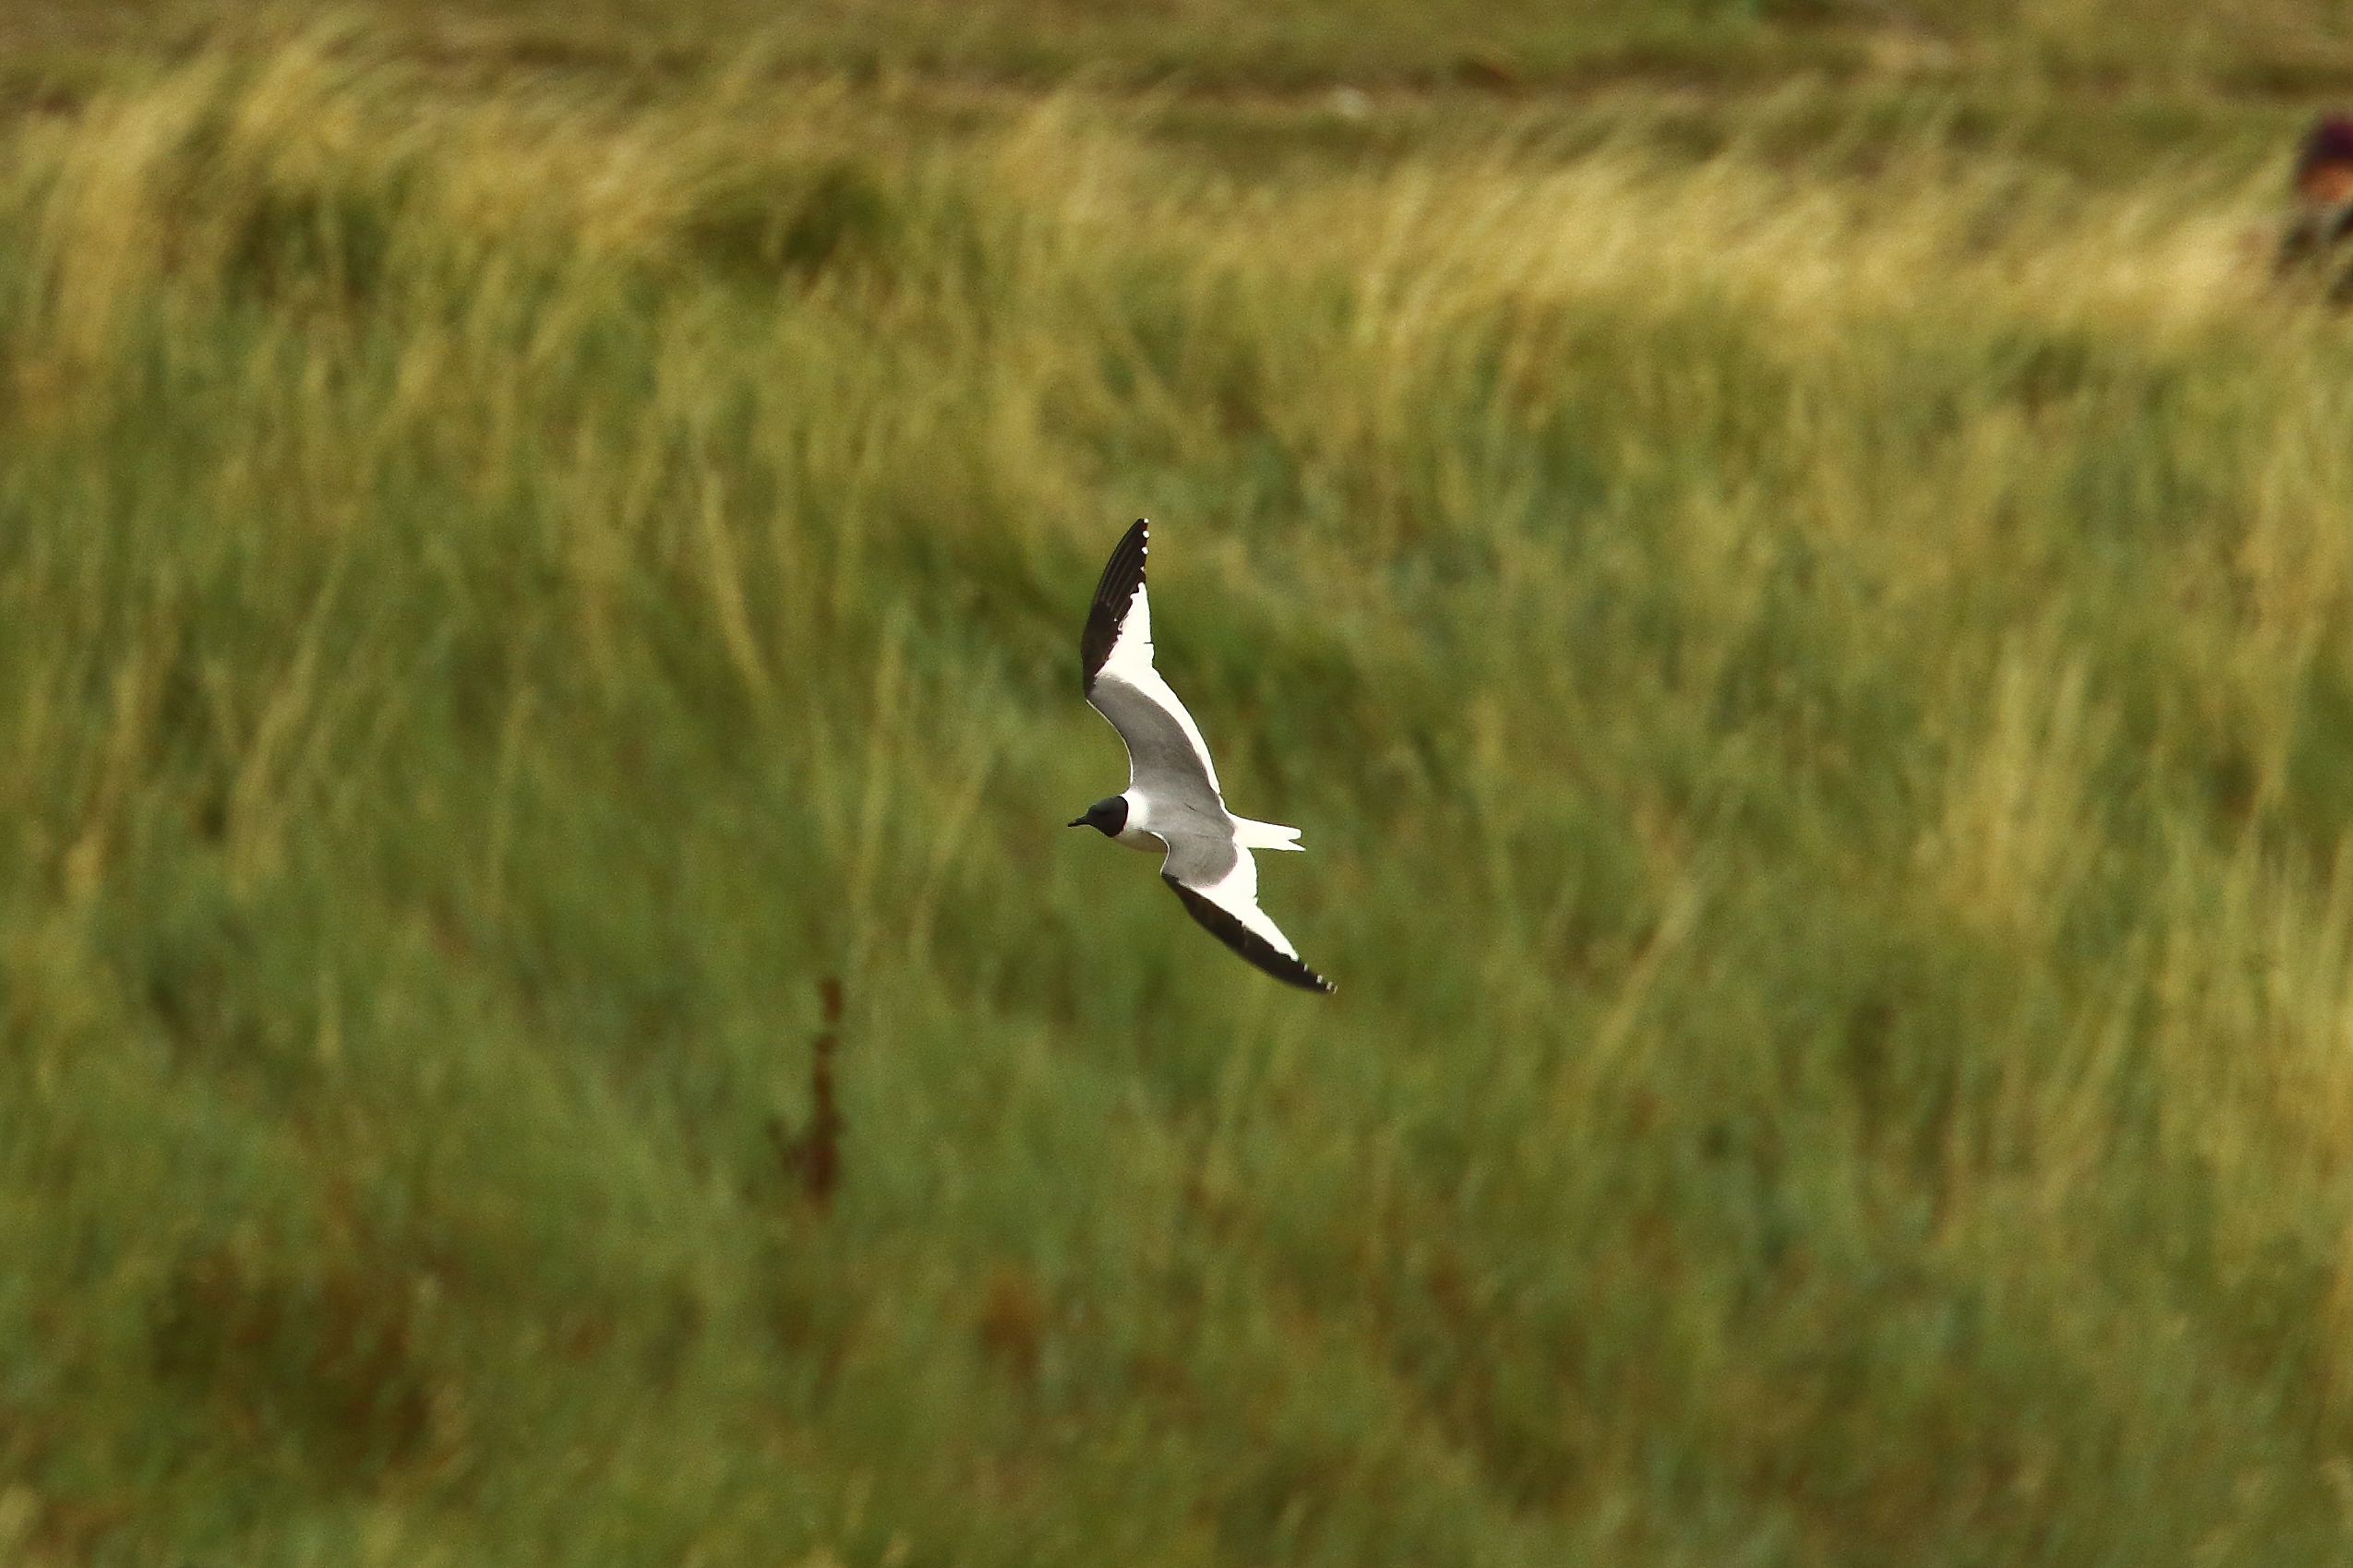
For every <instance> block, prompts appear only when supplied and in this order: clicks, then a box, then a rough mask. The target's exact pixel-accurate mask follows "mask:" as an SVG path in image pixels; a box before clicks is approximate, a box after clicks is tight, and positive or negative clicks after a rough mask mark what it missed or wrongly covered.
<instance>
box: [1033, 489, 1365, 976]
mask: <svg viewBox="0 0 2353 1568" xmlns="http://www.w3.org/2000/svg"><path fill="white" fill-rule="evenodd" d="M1147 527H1148V525H1147V524H1146V521H1145V520H1144V519H1141V518H1138V519H1137V520H1136V522H1135V526H1134V527H1133V528H1131V529H1129V530H1128V531H1127V535H1126V537H1125V538H1123V539H1122V540H1121V541H1120V544H1119V548H1118V549H1116V550H1114V551H1113V552H1112V553H1111V559H1110V564H1109V565H1107V566H1106V567H1104V569H1103V577H1102V581H1099V582H1098V583H1097V584H1096V588H1095V600H1094V603H1093V604H1092V606H1091V607H1090V608H1089V611H1088V614H1087V617H1086V634H1085V636H1084V637H1082V638H1081V639H1080V642H1079V655H1080V662H1081V666H1082V670H1083V673H1084V676H1085V682H1086V700H1087V702H1088V703H1089V704H1091V705H1092V706H1093V707H1094V709H1095V711H1096V712H1098V713H1100V714H1102V715H1103V717H1104V718H1105V719H1107V720H1109V721H1110V725H1111V727H1112V728H1113V729H1115V730H1117V731H1118V732H1119V736H1120V739H1121V741H1122V743H1123V744H1124V745H1125V746H1126V747H1127V788H1126V789H1125V790H1124V791H1122V792H1121V793H1120V794H1118V795H1115V796H1111V797H1110V798H1109V799H1106V800H1098V801H1097V802H1096V803H1095V804H1094V805H1093V806H1092V807H1090V808H1087V812H1086V815H1085V816H1084V817H1081V818H1079V819H1078V820H1077V821H1074V822H1073V823H1072V824H1071V826H1072V827H1074V828H1075V827H1082V826H1084V827H1092V828H1096V829H1098V830H1099V831H1100V832H1103V833H1104V834H1105V835H1106V836H1108V837H1110V838H1112V839H1115V840H1117V841H1118V842H1119V843H1121V844H1126V845H1128V846H1129V847H1130V848H1133V849H1146V850H1157V851H1158V852H1160V853H1161V854H1162V855H1163V856H1166V858H1165V859H1163V860H1162V861H1161V863H1160V876H1161V878H1162V880H1165V881H1166V882H1167V883H1168V884H1169V886H1170V887H1171V888H1173V889H1174V890H1176V894H1177V896H1178V897H1179V898H1180V899H1182V900H1183V903H1184V906H1185V909H1186V910H1187V911H1188V912H1189V913H1190V914H1191V915H1192V916H1193V917H1194V918H1195V920H1197V921H1199V922H1200V923H1201V924H1202V925H1203V926H1204V927H1206V928H1208V929H1209V931H1210V932H1212V933H1213V934H1214V935H1216V936H1217V937H1218V939H1219V940H1221V941H1223V942H1224V943H1225V944H1226V945H1227V946H1229V947H1231V948H1232V949H1233V950H1234V951H1235V952H1238V953H1240V954H1241V955H1242V956H1243V958H1245V959H1247V960H1249V961H1250V962H1251V963H1252V964H1256V965H1257V966H1258V967H1259V968H1261V969H1263V970H1265V971H1266V972H1267V973H1268V974H1269V975H1272V976H1275V977H1276V978H1277V979H1279V980H1281V981H1283V982H1284V983H1286V984H1288V985H1293V986H1298V987H1302V988H1303V989H1305V990H1315V991H1328V990H1330V989H1331V988H1332V984H1331V982H1330V981H1328V980H1327V979H1325V978H1324V977H1323V976H1320V975H1318V974H1316V973H1315V971H1314V970H1312V969H1310V968H1308V967H1307V965H1306V964H1303V963H1301V962H1300V958H1299V951H1298V950H1297V949H1296V948H1294V947H1292V946H1291V940H1290V939H1289V938H1287V937H1285V936H1284V935H1283V934H1282V931H1281V929H1280V928H1279V927H1277V926H1276V924H1275V923H1274V921H1272V920H1270V919H1268V918H1267V912H1266V911H1265V910H1263V909H1261V908H1259V907H1258V867H1257V863H1256V862H1255V861H1254V860H1252V859H1251V857H1250V852H1251V851H1252V850H1254V849H1298V848H1300V847H1302V846H1301V844H1300V843H1299V830H1298V829H1297V828H1287V827H1284V826H1282V825H1281V824H1279V823H1277V822H1260V821H1254V820H1251V819H1250V818H1248V817H1237V816H1235V815H1234V814H1233V813H1232V812H1231V811H1229V810H1227V809H1226V802H1225V796H1224V795H1223V794H1222V793H1221V792H1220V791H1219V787H1218V770H1217V765H1216V764H1215V763H1214V762H1212V761H1211V760H1209V748H1208V746H1207V743H1206V742H1204V741H1203V740H1202V738H1201V729H1200V726H1199V725H1197V724H1195V723H1194V722H1193V715H1192V714H1191V713H1189V712H1185V707H1184V704H1183V702H1181V701H1179V700H1177V694H1176V693H1175V692H1173V691H1171V690H1170V689H1169V683H1168V682H1167V681H1165V680H1162V679H1161V678H1160V673H1159V671H1158V670H1156V669H1154V668H1153V667H1152V610H1151V605H1150V603H1149V601H1148V599H1147V598H1146V593H1145V590H1144V561H1145V556H1146V550H1147V548H1148V538H1147Z"/></svg>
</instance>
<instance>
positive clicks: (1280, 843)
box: [1233, 817, 1305, 849]
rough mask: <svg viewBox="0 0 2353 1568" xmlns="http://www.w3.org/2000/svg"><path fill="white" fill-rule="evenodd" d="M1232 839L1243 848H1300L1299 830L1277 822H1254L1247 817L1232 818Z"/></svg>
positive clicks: (1301, 846)
mask: <svg viewBox="0 0 2353 1568" xmlns="http://www.w3.org/2000/svg"><path fill="white" fill-rule="evenodd" d="M1233 841H1234V843H1236V844H1240V845H1242V847H1243V848H1244V849H1302V848H1304V847H1305V846H1304V845H1303V844H1301V843H1300V842H1299V830H1298V829H1297V828H1286V827H1284V826H1282V825H1281V824H1280V823H1279V822H1254V821H1252V820H1250V819H1249V818H1247V817H1236V818H1235V819H1234V820H1233Z"/></svg>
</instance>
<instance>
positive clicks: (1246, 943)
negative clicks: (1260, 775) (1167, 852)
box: [1160, 849, 1334, 992]
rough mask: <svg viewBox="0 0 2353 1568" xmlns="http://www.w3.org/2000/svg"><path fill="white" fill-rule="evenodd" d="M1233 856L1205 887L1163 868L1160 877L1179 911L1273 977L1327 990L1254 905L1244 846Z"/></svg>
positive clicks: (1251, 866) (1254, 881) (1252, 870)
mask: <svg viewBox="0 0 2353 1568" xmlns="http://www.w3.org/2000/svg"><path fill="white" fill-rule="evenodd" d="M1234 857H1235V864H1234V868H1233V869H1232V870H1231V871H1230V872H1228V873H1227V875H1226V877H1225V880H1222V881H1219V882H1217V883H1214V884H1212V885H1211V886H1209V887H1207V888H1196V887H1188V886H1187V885H1186V884H1185V883H1184V882H1183V881H1182V880H1179V879H1178V878H1177V877H1175V876H1174V875H1172V874H1171V873H1170V872H1168V871H1165V870H1164V871H1162V872H1161V873H1160V880H1162V881H1164V882H1166V883H1168V884H1169V886H1170V888H1172V889H1174V890H1175V891H1176V895H1177V897H1178V898H1179V899H1180V900H1182V901H1183V904H1184V908H1185V913H1187V914H1188V915H1191V916H1193V917H1194V918H1195V920H1198V921H1199V922H1201V924H1202V925H1203V926H1204V927H1206V928H1207V929H1208V930H1209V932H1210V933H1211V934H1212V935H1213V936H1215V937H1216V938H1217V939H1218V940H1219V941H1221V942H1223V943H1225V944H1226V946H1228V947H1230V948H1231V949H1233V950H1234V952H1238V953H1240V954H1242V956H1243V957H1244V958H1246V959H1248V960H1249V961H1250V962H1251V963H1253V964H1256V965H1257V966H1258V967H1259V968H1261V969H1263V970H1265V971H1266V972H1267V974H1269V975H1272V976H1274V977H1275V978H1276V979H1278V980H1280V981H1281V982H1282V983H1283V984H1285V985H1287V986H1297V987H1299V988H1300V989H1301V990H1303V991H1326V992H1328V991H1330V990H1332V989H1333V988H1334V987H1333V986H1332V983H1331V982H1330V981H1329V980H1327V979H1325V978H1324V977H1323V976H1321V975H1318V974H1316V973H1315V971H1314V970H1313V969H1310V968H1308V967H1307V965H1306V964H1302V963H1301V962H1300V961H1299V951H1298V950H1297V949H1296V948H1294V947H1292V946H1291V940H1290V939H1289V938H1287V937H1285V936H1284V935H1283V934H1282V932H1281V930H1280V929H1279V928H1277V926H1276V925H1275V923H1274V922H1273V921H1272V920H1269V919H1267V912H1266V911H1265V910H1263V909H1261V908H1259V907H1258V872H1257V867H1256V865H1255V863H1254V862H1253V861H1252V860H1251V858H1250V852H1249V851H1248V850H1246V849H1240V850H1236V851H1235V852H1234ZM1171 858H1173V856H1172V857H1171Z"/></svg>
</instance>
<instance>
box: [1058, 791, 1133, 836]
mask: <svg viewBox="0 0 2353 1568" xmlns="http://www.w3.org/2000/svg"><path fill="white" fill-rule="evenodd" d="M1069 826H1071V827H1074V828H1094V829H1096V830H1098V832H1101V833H1102V835H1103V836H1104V837H1105V838H1117V837H1119V836H1120V832H1121V831H1122V829H1124V828H1125V827H1126V826H1127V796H1123V795H1115V796H1111V797H1110V799H1109V800H1098V801H1097V802H1096V803H1095V804H1094V805H1092V806H1090V807H1088V808H1086V816H1084V817H1081V818H1080V819H1079V820H1077V821H1075V822H1072V823H1070V824H1069Z"/></svg>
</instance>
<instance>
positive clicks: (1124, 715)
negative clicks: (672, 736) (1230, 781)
mask: <svg viewBox="0 0 2353 1568" xmlns="http://www.w3.org/2000/svg"><path fill="white" fill-rule="evenodd" d="M1147 526H1148V525H1147V523H1146V520H1145V519H1143V518H1137V519H1136V520H1135V526H1134V527H1133V528H1131V529H1129V530H1128V531H1127V533H1126V536H1125V537H1123V538H1122V539H1121V540H1120V543H1119V548H1117V549H1115V550H1113V551H1112V552H1111V558H1110V564H1108V565H1107V566H1105V567H1104V568H1103V576H1102V578H1101V580H1100V581H1098V582H1097V583H1096V585H1095V601H1094V603H1093V604H1091V605H1090V606H1089V607H1088V609H1087V612H1086V631H1085V632H1084V633H1082V634H1081V635H1080V637H1079V640H1078V655H1079V667H1080V670H1081V672H1082V673H1083V675H1084V676H1085V681H1086V700H1087V702H1088V704H1089V705H1091V706H1092V707H1093V708H1094V710H1095V711H1096V712H1098V713H1100V714H1102V715H1103V717H1104V718H1106V719H1108V720H1110V724H1111V727H1112V728H1113V729H1115V730H1117V731H1119V732H1120V739H1121V740H1122V741H1123V742H1124V743H1125V744H1126V746H1127V772H1128V787H1129V788H1131V789H1142V790H1146V791H1148V792H1150V793H1151V795H1152V796H1154V798H1155V801H1156V802H1160V801H1165V802H1167V803H1168V805H1169V806H1170V808H1172V809H1177V810H1182V811H1184V812H1187V813H1190V814H1194V815H1197V816H1198V817H1200V819H1201V820H1202V823H1203V825H1204V827H1205V828H1206V827H1207V826H1208V825H1210V824H1213V823H1215V824H1223V823H1224V822H1225V821H1226V820H1227V818H1226V803H1225V800H1224V798H1223V797H1222V796H1220V795H1219V793H1218V769H1217V764H1216V763H1214V762H1212V761H1210V760H1209V746H1208V743H1207V741H1205V740H1203V739H1202V738H1201V728H1200V726H1199V725H1197V724H1195V723H1194V722H1193V715H1192V714H1191V713H1188V712H1185V709H1184V704H1183V703H1182V702H1180V701H1178V700H1177V694H1176V693H1175V692H1173V691H1171V690H1170V689H1169V683H1168V682H1167V681H1164V680H1162V679H1161V678H1160V672H1159V671H1158V670H1156V669H1154V668H1153V667H1152V604H1151V600H1150V597H1149V596H1148V595H1147V594H1146V592H1145V589H1144V557H1145V555H1146V548H1147V539H1146V533H1147Z"/></svg>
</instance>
